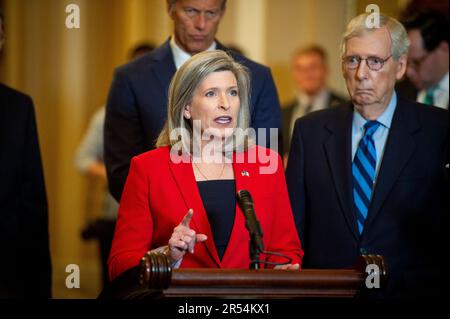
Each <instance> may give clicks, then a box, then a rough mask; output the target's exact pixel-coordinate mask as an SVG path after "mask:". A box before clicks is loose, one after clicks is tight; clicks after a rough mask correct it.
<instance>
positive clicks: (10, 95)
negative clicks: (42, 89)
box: [0, 83, 31, 102]
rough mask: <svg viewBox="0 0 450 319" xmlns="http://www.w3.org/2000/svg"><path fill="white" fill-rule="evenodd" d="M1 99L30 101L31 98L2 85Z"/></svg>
mask: <svg viewBox="0 0 450 319" xmlns="http://www.w3.org/2000/svg"><path fill="white" fill-rule="evenodd" d="M0 99H2V100H11V101H19V102H20V101H29V100H30V99H31V98H30V97H29V96H28V95H26V94H25V93H22V92H20V91H18V90H16V89H13V88H11V87H9V86H7V85H5V84H3V83H0Z"/></svg>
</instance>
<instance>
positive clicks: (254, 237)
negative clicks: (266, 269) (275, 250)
mask: <svg viewBox="0 0 450 319" xmlns="http://www.w3.org/2000/svg"><path fill="white" fill-rule="evenodd" d="M255 226H256V229H255V230H254V231H253V232H251V234H250V241H249V250H250V259H251V261H250V266H249V268H250V269H259V268H260V267H259V255H260V254H261V253H263V252H264V244H263V241H262V229H261V225H260V224H259V221H258V220H256V225H255Z"/></svg>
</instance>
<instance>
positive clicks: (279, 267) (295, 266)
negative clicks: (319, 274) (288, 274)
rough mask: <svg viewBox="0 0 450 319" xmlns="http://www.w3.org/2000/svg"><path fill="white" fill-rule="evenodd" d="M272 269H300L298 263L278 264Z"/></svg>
mask: <svg viewBox="0 0 450 319" xmlns="http://www.w3.org/2000/svg"><path fill="white" fill-rule="evenodd" d="M273 269H283V270H285V269H290V270H297V269H300V265H299V264H287V265H278V266H275V267H274V268H273Z"/></svg>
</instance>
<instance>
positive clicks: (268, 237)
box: [108, 146, 303, 279]
mask: <svg viewBox="0 0 450 319" xmlns="http://www.w3.org/2000/svg"><path fill="white" fill-rule="evenodd" d="M255 152H256V154H260V153H261V152H264V154H267V156H266V159H265V160H264V159H263V160H262V161H261V160H260V159H258V156H256V161H255V160H253V161H252V160H249V159H250V158H251V157H249V155H250V154H252V153H253V154H255ZM269 158H270V162H268V163H273V164H272V166H273V170H272V171H273V172H272V173H271V174H262V170H263V169H264V167H265V169H267V168H268V167H269V164H268V163H267V160H268V159H269ZM262 162H265V163H266V164H263V163H262ZM261 169H262V170H261ZM233 170H234V175H235V183H236V191H239V190H241V189H246V190H248V191H249V192H250V193H251V195H252V197H253V201H254V208H255V213H256V215H257V217H258V219H259V221H260V223H261V227H262V230H263V241H264V248H265V250H267V251H274V252H281V253H283V254H286V255H288V256H289V257H291V258H292V263H299V264H301V261H302V257H303V250H302V248H301V244H300V240H299V238H298V235H297V231H296V228H295V224H294V218H293V215H292V210H291V205H290V203H289V198H288V193H287V188H286V181H285V177H284V170H283V165H282V161H281V158H280V156H279V155H278V154H277V153H275V152H274V151H271V150H269V149H265V148H263V147H258V146H254V147H252V148H251V150H249V151H246V152H243V153H237V154H234V160H233ZM189 208H193V210H194V216H193V218H192V220H191V223H190V227H191V228H192V229H193V230H195V231H196V232H197V233H202V234H205V235H207V236H208V239H207V240H206V241H205V242H203V243H198V244H197V245H196V247H195V252H194V254H189V253H187V254H186V255H185V256H184V258H183V261H182V263H181V265H180V267H185V268H248V267H249V263H250V257H249V249H248V246H249V239H250V237H249V234H248V232H247V229H246V228H245V219H244V215H243V213H242V211H241V210H240V208H239V206H238V205H237V204H236V216H235V219H234V225H233V229H232V232H231V238H230V240H229V242H228V246H227V248H226V250H225V253H224V256H223V258H222V260H220V259H219V257H218V254H217V251H216V247H215V244H214V239H213V236H212V233H211V228H210V225H209V222H208V218H207V215H206V212H205V209H204V207H203V203H202V199H201V197H200V193H199V191H198V188H197V183H196V180H195V176H194V171H193V168H192V164H191V163H190V162H188V163H175V162H173V161H171V159H170V150H169V147H161V148H158V149H155V150H152V151H149V152H146V153H144V154H141V155H139V156H136V157H134V158H133V159H132V161H131V166H130V172H129V174H128V178H127V181H126V184H125V188H124V192H123V194H122V199H121V201H120V208H119V216H118V219H117V224H116V230H115V233H114V240H113V243H112V248H111V254H110V257H109V262H108V263H109V272H110V277H111V279H114V278H116V277H117V276H118V275H119V274H121V273H122V272H124V271H125V270H127V269H129V268H132V267H135V266H137V265H138V264H139V262H140V259H141V258H142V257H143V256H144V254H145V253H146V252H147V251H149V250H151V249H155V248H158V247H161V246H164V245H167V244H168V241H169V238H170V237H171V235H172V232H173V229H174V228H175V227H176V226H177V225H178V224H179V223H180V222H181V220H182V219H183V217H184V216H185V215H186V213H187V211H188V209H189ZM261 257H262V258H264V257H265V256H261ZM268 260H269V261H285V259H283V258H280V257H273V256H269V257H268Z"/></svg>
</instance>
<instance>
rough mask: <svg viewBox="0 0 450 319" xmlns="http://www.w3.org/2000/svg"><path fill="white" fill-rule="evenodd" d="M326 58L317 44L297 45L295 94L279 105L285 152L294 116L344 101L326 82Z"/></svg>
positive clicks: (325, 54)
mask: <svg viewBox="0 0 450 319" xmlns="http://www.w3.org/2000/svg"><path fill="white" fill-rule="evenodd" d="M327 60H328V58H327V53H326V52H325V49H323V48H322V47H320V46H318V45H310V46H306V47H303V48H299V49H298V50H297V51H296V52H295V53H294V55H293V57H292V74H293V78H294V82H295V85H296V89H297V96H296V97H295V99H293V100H292V101H290V102H289V103H287V104H286V105H285V106H283V107H282V108H281V110H282V120H283V134H282V135H283V152H284V153H285V154H286V153H288V152H289V146H290V141H291V137H292V131H293V129H294V123H295V120H296V119H297V118H299V117H301V116H304V115H306V114H308V113H310V112H313V111H318V110H322V109H326V108H329V107H335V106H338V105H340V104H342V103H344V102H346V101H347V100H346V99H345V98H343V97H341V96H340V95H339V94H337V93H336V92H334V91H333V90H331V89H330V88H329V87H328V85H327V77H328V62H327Z"/></svg>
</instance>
